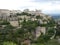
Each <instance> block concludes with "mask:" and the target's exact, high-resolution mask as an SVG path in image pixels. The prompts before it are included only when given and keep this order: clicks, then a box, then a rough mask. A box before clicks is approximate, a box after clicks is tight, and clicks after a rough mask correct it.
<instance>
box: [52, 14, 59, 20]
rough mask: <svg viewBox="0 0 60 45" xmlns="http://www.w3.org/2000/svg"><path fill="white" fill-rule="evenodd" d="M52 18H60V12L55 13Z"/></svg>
mask: <svg viewBox="0 0 60 45" xmlns="http://www.w3.org/2000/svg"><path fill="white" fill-rule="evenodd" d="M52 18H54V19H60V14H53V15H52Z"/></svg>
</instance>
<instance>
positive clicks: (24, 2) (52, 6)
mask: <svg viewBox="0 0 60 45" xmlns="http://www.w3.org/2000/svg"><path fill="white" fill-rule="evenodd" d="M0 9H10V10H23V9H30V10H35V9H38V10H42V12H44V13H47V14H56V13H58V14H60V0H0Z"/></svg>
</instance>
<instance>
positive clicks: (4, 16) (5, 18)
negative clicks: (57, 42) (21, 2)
mask: <svg viewBox="0 0 60 45" xmlns="http://www.w3.org/2000/svg"><path fill="white" fill-rule="evenodd" d="M55 28H56V24H55V22H54V20H53V18H52V17H51V16H49V15H47V14H44V13H42V11H41V10H34V11H33V10H32V11H30V10H29V9H25V10H23V11H20V10H8V9H0V29H1V30H0V33H1V34H2V35H5V34H6V35H5V37H4V38H5V39H3V40H7V41H10V40H11V41H13V42H14V40H15V39H16V40H15V41H16V42H17V41H18V42H17V43H18V44H20V43H19V42H21V44H23V43H27V44H28V43H29V44H28V45H30V42H31V41H32V42H34V41H37V40H39V37H40V36H41V35H47V36H48V37H49V39H53V38H54V37H55V33H56V32H55V31H54V30H55ZM50 30H51V31H52V32H51V33H48V32H49V31H50ZM9 36H10V37H9ZM2 37H3V36H2ZM8 38H9V39H8ZM37 42H39V41H37Z"/></svg>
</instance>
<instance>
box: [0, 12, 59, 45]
mask: <svg viewBox="0 0 60 45" xmlns="http://www.w3.org/2000/svg"><path fill="white" fill-rule="evenodd" d="M16 15H19V16H21V15H27V16H31V14H28V13H25V12H22V13H21V14H19V13H17V14H16ZM31 17H33V16H31ZM42 18H43V17H41V16H36V19H37V20H34V21H32V20H28V21H26V19H24V20H23V21H22V22H21V23H20V21H21V20H22V19H21V18H20V19H18V23H19V28H17V27H13V26H12V25H10V23H9V22H8V21H5V20H3V21H2V22H0V25H6V26H5V27H3V28H1V29H0V44H1V45H21V44H22V42H24V41H25V40H30V41H31V42H30V43H31V44H32V45H55V44H57V43H56V42H55V41H56V40H55V39H54V38H52V39H51V37H52V36H54V35H55V36H56V33H55V31H56V30H55V28H54V26H55V25H56V24H55V22H54V20H53V19H51V20H50V19H49V22H48V21H47V22H48V23H47V24H40V23H39V20H40V19H42ZM20 25H22V26H21V27H20ZM38 26H40V27H46V33H45V34H43V33H42V32H41V35H40V36H39V37H38V38H37V39H36V36H35V35H36V27H38ZM52 41H53V43H51V42H52ZM58 45H59V44H58Z"/></svg>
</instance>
